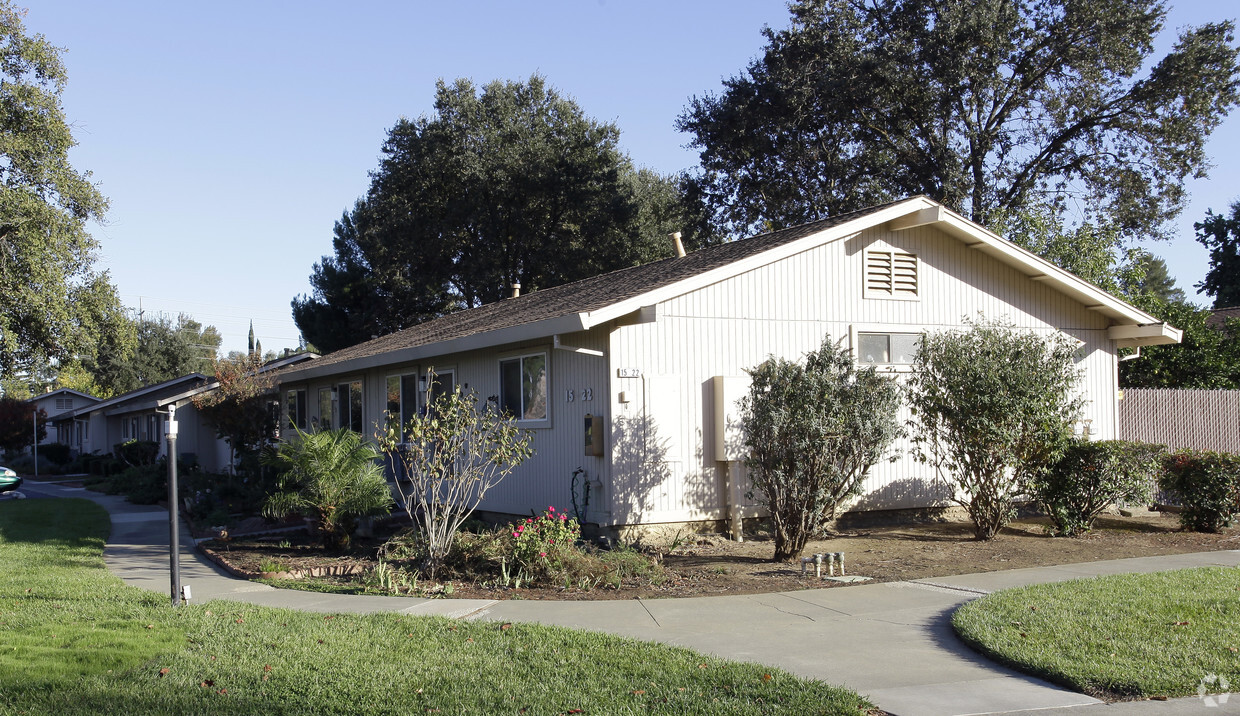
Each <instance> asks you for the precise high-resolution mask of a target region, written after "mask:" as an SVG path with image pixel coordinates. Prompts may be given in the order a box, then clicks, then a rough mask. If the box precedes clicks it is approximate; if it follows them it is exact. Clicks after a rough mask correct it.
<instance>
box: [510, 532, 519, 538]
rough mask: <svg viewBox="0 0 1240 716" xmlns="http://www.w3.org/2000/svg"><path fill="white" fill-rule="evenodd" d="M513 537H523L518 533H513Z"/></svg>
mask: <svg viewBox="0 0 1240 716" xmlns="http://www.w3.org/2000/svg"><path fill="white" fill-rule="evenodd" d="M512 536H513V537H520V536H521V535H519V534H517V533H516V532H513V533H512Z"/></svg>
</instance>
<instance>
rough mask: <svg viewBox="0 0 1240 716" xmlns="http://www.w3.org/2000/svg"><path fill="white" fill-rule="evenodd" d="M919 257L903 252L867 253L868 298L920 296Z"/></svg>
mask: <svg viewBox="0 0 1240 716" xmlns="http://www.w3.org/2000/svg"><path fill="white" fill-rule="evenodd" d="M917 269H918V265H917V255H916V254H908V253H904V252H902V251H886V250H867V251H866V252H865V296H866V298H905V299H914V298H917V296H918V286H917Z"/></svg>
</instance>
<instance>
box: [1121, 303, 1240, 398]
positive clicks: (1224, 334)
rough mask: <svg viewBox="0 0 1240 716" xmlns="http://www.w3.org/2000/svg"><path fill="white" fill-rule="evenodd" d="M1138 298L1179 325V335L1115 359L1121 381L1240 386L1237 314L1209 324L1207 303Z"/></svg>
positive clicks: (1146, 385) (1125, 384) (1158, 385)
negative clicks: (1121, 359) (1203, 305)
mask: <svg viewBox="0 0 1240 716" xmlns="http://www.w3.org/2000/svg"><path fill="white" fill-rule="evenodd" d="M1137 303H1138V305H1140V307H1141V308H1143V309H1145V310H1146V311H1148V312H1150V313H1151V314H1153V315H1155V316H1158V318H1160V319H1162V320H1164V321H1166V322H1167V323H1170V324H1171V325H1173V326H1175V327H1176V328H1179V329H1180V330H1182V331H1184V337H1183V339H1182V340H1181V342H1180V343H1174V344H1170V345H1165V346H1145V347H1143V348H1142V349H1141V357H1140V358H1137V359H1136V360H1128V361H1124V362H1122V363H1120V364H1119V384H1120V386H1121V387H1124V388H1198V389H1231V390H1240V319H1237V318H1232V319H1228V320H1225V321H1222V322H1219V323H1217V324H1215V325H1212V324H1211V323H1209V322H1208V321H1209V320H1210V314H1211V311H1210V309H1208V308H1199V307H1197V306H1194V305H1193V304H1191V303H1188V302H1187V301H1162V300H1159V299H1158V298H1157V297H1156V296H1151V295H1147V296H1143V297H1141V299H1140V300H1138V301H1137Z"/></svg>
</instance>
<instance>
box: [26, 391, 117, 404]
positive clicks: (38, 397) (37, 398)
mask: <svg viewBox="0 0 1240 716" xmlns="http://www.w3.org/2000/svg"><path fill="white" fill-rule="evenodd" d="M65 395H75V396H77V397H79V398H86V399H87V400H94V401H96V402H98V401H99V400H100V399H99V398H96V397H95V396H93V395H91V394H90V393H83V392H82V391H80V390H74V389H72V388H58V389H57V390H53V391H52V392H50V393H43V394H41V395H36V396H34V397H33V398H30V399H29V400H27V401H26V402H27V403H37V402H39V401H41V400H47V399H48V398H55V397H59V396H65Z"/></svg>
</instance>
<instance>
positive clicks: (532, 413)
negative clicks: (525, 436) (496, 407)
mask: <svg viewBox="0 0 1240 716" xmlns="http://www.w3.org/2000/svg"><path fill="white" fill-rule="evenodd" d="M547 395H548V390H547V354H546V353H535V354H533V355H527V356H520V357H517V358H509V359H506V360H501V361H500V362H499V399H500V408H501V409H502V410H503V411H504V412H506V413H508V414H509V415H512V416H514V417H516V418H517V419H518V420H546V419H547Z"/></svg>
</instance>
